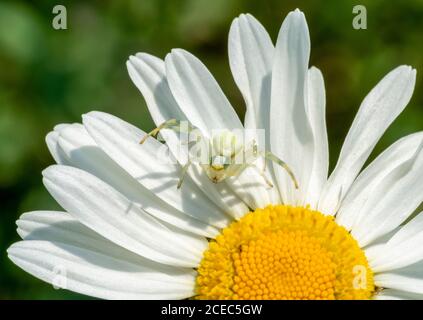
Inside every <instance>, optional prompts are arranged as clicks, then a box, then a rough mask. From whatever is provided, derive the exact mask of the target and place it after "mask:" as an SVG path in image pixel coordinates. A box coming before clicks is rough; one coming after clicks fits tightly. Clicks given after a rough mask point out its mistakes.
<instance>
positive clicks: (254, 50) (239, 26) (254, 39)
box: [228, 14, 275, 129]
mask: <svg viewBox="0 0 423 320" xmlns="http://www.w3.org/2000/svg"><path fill="white" fill-rule="evenodd" d="M228 50H229V63H230V67H231V71H232V75H233V77H234V79H235V82H236V84H237V85H238V88H239V90H240V91H241V93H242V95H243V97H244V100H245V103H246V105H247V110H246V113H245V123H244V124H245V128H246V129H256V128H258V129H265V128H269V120H270V90H271V76H272V75H271V73H272V65H273V54H274V51H275V48H274V46H273V43H272V40H271V39H270V36H269V34H268V33H267V31H266V30H265V29H264V27H263V26H262V25H261V24H260V22H258V21H257V20H256V19H255V18H254V17H253V16H252V15H250V14H246V15H245V14H241V15H240V16H239V17H238V18H236V19H235V20H234V21H233V22H232V25H231V29H230V31H229V45H228Z"/></svg>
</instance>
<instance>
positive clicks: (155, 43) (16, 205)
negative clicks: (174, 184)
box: [0, 0, 423, 299]
mask: <svg viewBox="0 0 423 320" xmlns="http://www.w3.org/2000/svg"><path fill="white" fill-rule="evenodd" d="M36 3H37V4H35V1H34V2H31V1H26V0H16V1H1V2H0V197H1V198H0V200H1V202H0V203H1V205H0V210H1V212H0V299H15V298H21V299H34V298H35V299H62V298H70V299H72V298H83V297H82V296H80V295H77V294H73V293H70V292H66V291H63V290H59V291H57V290H53V288H52V287H51V286H50V285H47V284H44V283H43V282H41V281H39V280H37V279H35V278H33V277H31V276H29V275H27V274H26V273H25V272H23V271H22V270H20V269H18V268H17V267H15V266H14V265H13V264H12V263H11V262H10V261H9V260H8V259H7V256H6V252H5V250H6V248H7V247H8V246H9V245H10V244H11V243H13V242H14V241H17V240H18V236H17V234H16V231H15V229H16V228H15V220H16V219H17V218H18V217H19V215H20V214H21V213H23V212H25V211H31V210H39V209H55V208H58V206H57V204H55V202H54V201H53V200H52V199H51V197H50V196H49V195H48V193H47V192H46V191H45V190H44V188H43V187H42V184H41V173H40V172H41V171H42V169H43V168H45V167H47V166H48V165H50V164H53V159H52V158H51V156H50V155H49V154H48V150H47V147H46V146H45V143H44V137H45V135H46V134H47V132H49V131H50V130H51V129H52V128H53V126H54V125H55V124H57V123H61V122H75V121H80V115H81V114H83V113H86V112H88V111H91V110H102V111H106V112H110V113H112V114H115V115H117V116H119V117H122V118H123V119H126V120H128V121H130V122H132V123H133V124H135V125H137V126H140V127H142V128H143V129H144V130H145V131H149V130H150V129H152V127H153V124H152V122H151V118H150V116H149V115H148V111H147V108H146V106H145V102H144V100H143V99H142V98H141V96H140V95H139V93H138V91H137V89H136V88H135V87H134V86H133V84H132V83H131V81H130V80H129V77H128V76H127V72H126V67H125V61H126V59H127V57H128V56H129V55H130V54H134V53H136V52H140V51H145V52H148V53H152V54H155V55H158V56H160V57H164V56H165V54H166V53H167V52H169V51H170V50H171V49H172V48H173V47H181V48H185V49H187V50H189V51H191V52H193V53H194V54H195V55H197V56H198V57H199V58H200V59H202V60H203V61H204V62H205V64H206V65H207V66H208V67H209V68H210V70H211V71H212V72H213V74H214V75H215V77H216V78H217V79H218V81H219V83H220V84H221V85H222V87H223V90H224V91H225V93H226V94H227V95H228V97H229V98H230V100H231V101H232V103H233V105H234V106H235V108H236V110H237V112H238V113H239V114H240V115H241V116H243V113H244V103H243V100H242V98H241V95H240V94H239V92H238V90H237V89H236V86H235V84H234V82H233V80H232V78H231V75H230V70H229V66H228V61H227V34H228V30H229V26H230V24H231V20H232V19H233V18H234V17H236V16H237V15H239V14H240V13H243V12H250V13H252V14H253V15H254V16H256V17H257V18H258V19H259V20H260V21H261V22H262V23H263V24H264V26H265V27H266V28H267V29H268V31H269V32H270V34H271V36H272V38H273V39H276V36H277V32H278V29H279V27H280V24H281V22H282V19H283V18H284V17H285V15H286V14H287V13H288V12H289V11H290V10H292V9H294V8H296V7H299V8H300V9H301V10H303V11H304V12H305V14H306V17H307V20H308V23H309V27H310V32H311V37H312V59H311V61H312V64H313V65H316V66H317V67H319V68H320V69H321V70H322V71H323V74H324V76H325V81H326V89H327V101H328V104H327V119H328V127H329V138H330V146H331V165H332V166H333V165H334V163H335V162H336V158H337V154H338V152H339V150H340V147H341V144H342V141H343V139H344V136H345V134H346V132H347V130H348V127H349V125H350V124H351V121H352V119H353V117H354V114H355V112H356V111H357V108H358V106H359V105H360V102H361V100H362V99H363V98H364V96H365V95H366V94H367V92H368V91H369V90H370V89H371V88H372V87H373V86H374V85H375V84H376V83H377V81H379V80H380V79H381V78H382V77H383V76H384V75H385V74H386V73H387V72H388V71H390V70H391V69H393V68H394V67H395V66H397V65H399V64H410V65H412V66H413V67H415V68H417V70H418V78H417V88H416V91H415V94H414V97H413V100H412V102H411V103H410V106H409V107H408V108H407V109H406V111H405V112H404V113H403V114H402V115H401V116H400V117H399V119H398V120H397V121H396V122H395V124H394V125H393V126H392V127H391V128H390V129H389V131H388V132H387V133H386V135H385V136H384V137H383V139H382V141H381V142H380V143H379V144H378V146H377V148H376V152H375V154H377V153H378V152H380V151H381V150H382V149H384V148H385V147H387V146H388V145H389V144H391V143H392V142H394V141H395V140H396V139H398V138H399V137H401V136H403V135H406V134H409V133H411V132H414V131H418V130H421V129H422V128H423V121H422V119H423V108H422V106H423V90H422V88H423V79H422V76H421V74H422V72H423V59H422V55H421V52H422V51H423V41H422V39H423V38H422V30H423V2H422V1H421V0H408V1H382V0H372V1H370V0H369V1H361V2H360V3H361V4H364V5H366V7H367V11H368V29H367V30H354V29H353V28H352V19H353V14H352V8H353V6H354V5H356V4H357V3H356V2H355V1H350V0H346V1H339V0H326V1H323V0H321V1H310V0H308V1H305V0H285V1H280V0H266V1H255V0H218V1H210V0H168V1H166V0H143V1H138V0H128V1H117V0H116V1H105V0H102V1H100V0H97V1H82V0H73V1H62V4H64V5H65V6H66V7H67V11H68V29H67V30H54V29H53V28H52V26H51V21H52V18H53V14H52V8H53V6H54V5H55V4H56V3H54V2H52V1H47V0H45V1H36ZM373 156H374V155H373Z"/></svg>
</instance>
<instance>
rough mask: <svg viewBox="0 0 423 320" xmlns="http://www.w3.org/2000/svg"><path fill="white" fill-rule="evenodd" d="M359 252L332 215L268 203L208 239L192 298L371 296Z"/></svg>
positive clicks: (369, 275) (369, 280) (368, 276)
mask: <svg viewBox="0 0 423 320" xmlns="http://www.w3.org/2000/svg"><path fill="white" fill-rule="evenodd" d="M374 291H375V286H374V282H373V273H372V271H371V269H370V268H369V265H368V262H367V259H366V256H365V255H364V252H363V251H362V250H361V249H360V247H359V246H358V243H357V241H356V240H355V239H354V238H353V237H352V236H351V235H350V234H349V233H348V231H347V230H346V229H345V228H343V227H341V226H339V225H338V224H337V223H336V222H335V221H334V219H333V217H331V216H325V215H323V214H322V213H320V212H318V211H312V210H309V209H308V208H302V207H290V206H283V205H278V206H268V207H266V208H264V209H258V210H256V211H254V212H250V213H248V214H247V215H245V216H244V217H243V218H241V219H240V220H239V221H236V222H233V223H232V224H231V225H230V226H229V227H227V228H226V229H224V230H223V231H222V233H221V234H220V235H219V236H218V237H217V238H216V239H215V240H212V241H210V243H209V248H208V249H207V250H206V251H205V253H204V256H203V260H202V261H201V263H200V266H199V268H198V276H197V280H196V294H197V296H196V298H197V299H370V298H371V297H372V295H373V293H374Z"/></svg>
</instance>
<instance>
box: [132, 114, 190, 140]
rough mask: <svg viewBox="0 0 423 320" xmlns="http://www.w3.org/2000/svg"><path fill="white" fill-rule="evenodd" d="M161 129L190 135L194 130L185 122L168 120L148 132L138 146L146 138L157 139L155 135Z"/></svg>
mask: <svg viewBox="0 0 423 320" xmlns="http://www.w3.org/2000/svg"><path fill="white" fill-rule="evenodd" d="M163 129H171V130H173V131H175V132H179V133H181V132H186V133H191V132H192V131H194V130H195V129H196V128H195V127H193V126H192V125H191V124H189V123H187V122H185V121H180V120H176V119H169V120H167V121H165V122H163V123H162V124H161V125H160V126H158V127H157V128H155V129H153V130H152V131H150V132H149V133H147V134H146V135H145V136H144V137H143V138H142V139H141V141H140V144H143V143H144V142H145V141H146V140H147V138H148V137H154V138H155V137H157V135H158V134H159V132H160V131H161V130H163Z"/></svg>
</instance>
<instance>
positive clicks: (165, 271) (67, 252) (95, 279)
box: [8, 240, 195, 299]
mask: <svg viewBox="0 0 423 320" xmlns="http://www.w3.org/2000/svg"><path fill="white" fill-rule="evenodd" d="M8 255H9V258H10V259H11V260H12V261H13V262H14V263H15V264H17V265H18V266H19V267H21V268H22V269H24V270H25V271H27V272H29V273H30V274H32V275H34V276H35V277H37V278H39V279H41V280H43V281H46V282H49V283H51V284H53V285H55V286H57V287H61V288H63V289H69V290H72V291H75V292H79V293H82V294H86V295H90V296H94V297H98V298H105V299H181V298H187V297H190V296H192V295H193V293H194V292H193V291H194V290H193V289H194V285H195V274H193V272H192V271H191V270H189V269H177V268H170V267H169V268H165V267H159V265H157V264H156V265H157V269H156V268H154V269H153V268H152V267H154V266H153V265H152V264H151V263H150V265H148V264H147V263H146V265H143V264H136V263H134V261H126V260H125V258H124V256H122V257H121V258H117V257H111V256H107V255H104V254H102V253H98V252H96V251H93V250H90V249H87V248H84V247H83V246H74V245H70V244H64V243H61V242H57V243H54V242H49V241H36V240H32V241H21V242H18V243H15V244H13V245H12V246H11V247H10V248H9V249H8Z"/></svg>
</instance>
